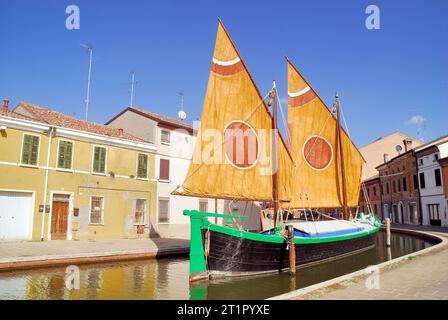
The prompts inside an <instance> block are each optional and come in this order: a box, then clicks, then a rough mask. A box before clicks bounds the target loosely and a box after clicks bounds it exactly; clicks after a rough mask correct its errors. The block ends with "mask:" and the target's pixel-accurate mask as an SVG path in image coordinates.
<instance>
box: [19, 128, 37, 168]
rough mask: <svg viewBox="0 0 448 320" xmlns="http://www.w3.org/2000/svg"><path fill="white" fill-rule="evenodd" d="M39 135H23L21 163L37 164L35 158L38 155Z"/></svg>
mask: <svg viewBox="0 0 448 320" xmlns="http://www.w3.org/2000/svg"><path fill="white" fill-rule="evenodd" d="M39 141H40V137H38V136H32V135H30V134H24V135H23V142H22V164H29V165H32V166H37V160H38V159H37V158H38V156H39Z"/></svg>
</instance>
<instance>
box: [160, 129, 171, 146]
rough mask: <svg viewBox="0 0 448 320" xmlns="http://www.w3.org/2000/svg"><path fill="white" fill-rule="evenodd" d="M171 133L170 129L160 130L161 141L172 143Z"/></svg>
mask: <svg viewBox="0 0 448 320" xmlns="http://www.w3.org/2000/svg"><path fill="white" fill-rule="evenodd" d="M170 134H171V133H170V132H169V131H168V130H162V131H161V132H160V141H161V142H162V143H165V144H170Z"/></svg>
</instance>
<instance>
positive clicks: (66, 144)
mask: <svg viewBox="0 0 448 320" xmlns="http://www.w3.org/2000/svg"><path fill="white" fill-rule="evenodd" d="M72 152H73V142H70V141H60V142H59V158H58V168H63V169H71V167H72Z"/></svg>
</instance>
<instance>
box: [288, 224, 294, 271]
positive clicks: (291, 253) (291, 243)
mask: <svg viewBox="0 0 448 320" xmlns="http://www.w3.org/2000/svg"><path fill="white" fill-rule="evenodd" d="M288 246H289V274H290V275H292V276H295V275H296V248H295V245H294V227H293V226H292V225H288Z"/></svg>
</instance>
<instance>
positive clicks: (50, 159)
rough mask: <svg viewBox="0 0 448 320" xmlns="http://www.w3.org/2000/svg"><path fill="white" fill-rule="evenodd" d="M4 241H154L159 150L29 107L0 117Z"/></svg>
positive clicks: (21, 106) (1, 236) (1, 229)
mask: <svg viewBox="0 0 448 320" xmlns="http://www.w3.org/2000/svg"><path fill="white" fill-rule="evenodd" d="M0 150H1V152H0V216H1V218H0V240H58V239H68V240H70V239H92V240H95V239H116V238H137V237H148V236H149V234H150V232H151V224H150V218H151V217H152V216H154V215H155V213H156V193H157V191H156V188H157V183H156V182H155V179H154V170H155V168H154V163H155V151H156V146H155V145H154V144H151V143H147V142H144V141H142V140H141V139H139V138H136V137H134V136H132V135H130V134H128V133H127V132H125V131H123V130H121V129H111V128H108V127H105V126H102V125H97V124H94V123H91V122H86V121H82V120H79V119H76V118H73V117H69V116H66V115H64V114H61V113H59V112H55V111H52V110H50V109H46V108H42V107H38V106H35V105H32V104H28V103H21V104H19V105H18V106H17V107H16V108H15V109H14V110H13V111H12V112H11V111H9V109H8V104H7V102H5V103H4V107H3V109H2V110H1V112H0Z"/></svg>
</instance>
